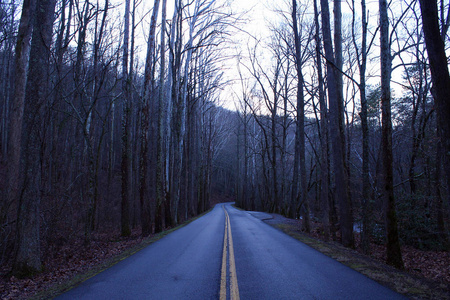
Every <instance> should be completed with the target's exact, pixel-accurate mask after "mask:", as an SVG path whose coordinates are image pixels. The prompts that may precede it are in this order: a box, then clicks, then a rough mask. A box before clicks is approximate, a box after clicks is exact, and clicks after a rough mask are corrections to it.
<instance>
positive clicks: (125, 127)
mask: <svg viewBox="0 0 450 300" xmlns="http://www.w3.org/2000/svg"><path fill="white" fill-rule="evenodd" d="M129 36H130V0H125V16H124V32H123V57H122V94H123V121H122V205H121V234H122V236H130V235H131V229H130V201H131V195H132V193H131V187H132V174H131V141H130V138H131V81H130V80H131V78H130V75H129V74H128V43H129Z"/></svg>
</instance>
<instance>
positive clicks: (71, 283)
mask: <svg viewBox="0 0 450 300" xmlns="http://www.w3.org/2000/svg"><path fill="white" fill-rule="evenodd" d="M213 209H214V206H213V207H211V208H210V209H209V210H207V211H205V212H203V213H201V214H199V215H197V216H195V217H193V218H191V219H189V220H187V221H185V222H184V223H182V224H180V225H178V226H177V227H174V228H170V229H168V230H165V231H162V232H160V233H158V234H155V235H153V236H150V237H148V238H145V239H144V240H143V241H142V242H140V243H139V244H137V245H134V246H132V247H131V248H128V249H126V250H124V251H123V252H122V253H120V254H118V255H116V256H113V257H111V258H109V259H107V260H106V261H104V262H102V263H100V264H98V265H95V266H93V267H92V268H90V269H89V270H87V271H86V272H82V273H79V274H76V275H74V276H73V277H72V278H70V279H68V280H65V281H63V282H61V283H56V284H55V285H54V286H53V287H51V288H50V289H47V290H45V291H40V292H38V293H37V294H36V295H34V296H31V297H30V298H29V299H53V298H56V297H57V296H59V295H61V294H63V293H65V292H68V291H70V290H71V289H73V288H75V287H77V286H78V285H80V284H81V283H83V282H85V281H86V280H88V279H89V278H92V277H94V276H95V275H98V274H100V273H102V272H103V271H106V270H107V269H109V268H111V267H112V266H114V265H116V264H117V263H119V262H121V261H122V260H124V259H126V258H128V257H130V256H132V255H134V254H136V253H137V252H139V251H141V250H143V249H144V248H146V247H148V246H150V245H151V244H153V243H155V242H157V241H159V240H160V239H162V238H163V237H165V236H166V235H168V234H170V233H172V232H174V231H176V230H178V229H181V228H183V227H184V226H186V225H188V224H189V223H192V222H194V221H195V220H197V219H199V218H201V217H203V216H204V215H206V214H208V213H209V212H211V211H212V210H213Z"/></svg>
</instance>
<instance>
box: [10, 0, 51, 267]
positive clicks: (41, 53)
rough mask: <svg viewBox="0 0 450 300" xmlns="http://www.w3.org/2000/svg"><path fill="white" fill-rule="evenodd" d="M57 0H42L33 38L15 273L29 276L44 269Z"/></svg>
mask: <svg viewBox="0 0 450 300" xmlns="http://www.w3.org/2000/svg"><path fill="white" fill-rule="evenodd" d="M55 5H56V0H39V1H37V3H36V17H35V20H34V22H35V24H34V31H33V36H32V41H31V55H30V71H29V80H28V83H27V88H26V95H27V102H26V103H25V111H24V122H25V131H24V132H23V134H24V151H23V154H24V155H25V156H24V158H25V166H24V170H26V171H25V174H24V176H25V178H24V188H23V192H22V194H21V197H20V200H19V214H18V221H17V234H18V238H17V245H16V247H17V253H16V257H15V260H14V265H13V273H14V274H16V275H17V276H29V275H32V274H33V273H36V272H40V271H41V267H42V265H41V250H40V205H41V203H40V202H41V197H42V195H41V193H42V191H41V184H42V182H41V179H42V173H41V163H42V162H41V155H42V153H41V147H42V146H41V145H42V144H41V142H40V140H41V138H42V137H41V136H40V135H41V126H42V121H43V116H42V108H43V105H44V102H45V101H46V98H47V93H48V90H47V79H48V70H49V68H48V61H49V59H50V45H51V42H52V29H53V22H54V13H55Z"/></svg>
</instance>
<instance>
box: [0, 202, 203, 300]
mask: <svg viewBox="0 0 450 300" xmlns="http://www.w3.org/2000/svg"><path fill="white" fill-rule="evenodd" d="M209 211H210V210H209ZM209 211H207V212H205V213H203V214H201V215H199V216H197V217H194V218H192V219H190V220H188V221H186V222H185V223H183V224H181V225H179V226H178V227H175V228H171V229H167V230H166V231H163V232H161V233H158V234H153V235H151V236H149V237H146V238H143V237H142V236H141V235H140V230H138V229H136V230H133V231H132V234H131V236H130V237H128V238H124V237H120V232H119V231H114V230H112V231H110V232H105V233H96V234H93V237H92V241H91V243H90V244H89V246H85V245H84V240H83V238H82V237H78V238H72V239H71V240H70V241H65V242H64V243H63V244H60V245H57V246H55V245H53V246H52V247H47V248H46V249H45V253H46V255H45V257H44V258H43V271H42V272H41V273H40V274H37V275H34V276H33V277H31V278H25V279H19V278H16V277H14V276H12V277H11V276H10V270H11V263H12V262H11V261H10V262H8V263H7V264H5V265H2V266H1V267H0V299H5V300H9V299H51V298H53V297H55V296H57V295H59V294H61V293H63V292H65V291H68V290H69V289H71V288H73V287H74V286H76V285H78V284H79V283H81V282H83V281H85V280H87V279H89V278H90V277H92V276H94V275H96V274H98V273H100V272H102V271H104V270H105V269H107V268H109V267H111V266H113V265H114V264H116V263H118V262H119V261H121V260H123V259H125V258H127V257H129V256H130V255H133V254H134V253H136V252H138V251H139V250H141V249H143V248H145V247H147V246H148V245H150V244H151V243H153V242H155V241H157V240H159V239H161V238H162V237H164V236H165V235H167V234H169V233H171V232H173V231H175V230H177V229H179V228H181V227H183V226H185V225H187V224H189V223H190V222H192V221H194V220H196V219H197V218H199V217H201V216H203V215H204V214H206V213H208V212H209Z"/></svg>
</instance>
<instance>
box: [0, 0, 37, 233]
mask: <svg viewBox="0 0 450 300" xmlns="http://www.w3.org/2000/svg"><path fill="white" fill-rule="evenodd" d="M35 9H36V0H24V2H23V5H22V16H21V18H20V23H19V32H18V34H17V41H16V46H15V57H14V69H15V77H14V87H13V88H14V92H13V97H12V103H11V113H10V120H9V124H10V125H9V138H8V151H7V158H8V164H7V180H8V182H7V187H6V193H5V194H4V195H2V197H4V198H3V199H2V211H1V213H2V215H1V216H0V218H2V219H3V218H5V217H6V214H7V211H8V209H9V206H10V205H11V204H12V203H14V202H16V201H17V200H18V197H19V188H20V184H21V183H20V181H21V178H20V157H21V153H22V124H23V118H24V116H23V114H24V107H25V92H26V84H27V77H28V61H29V57H30V48H31V47H30V46H31V42H30V41H31V36H32V33H33V25H34V24H33V16H34V14H35ZM2 219H1V221H2V224H4V223H3V220H2Z"/></svg>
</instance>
